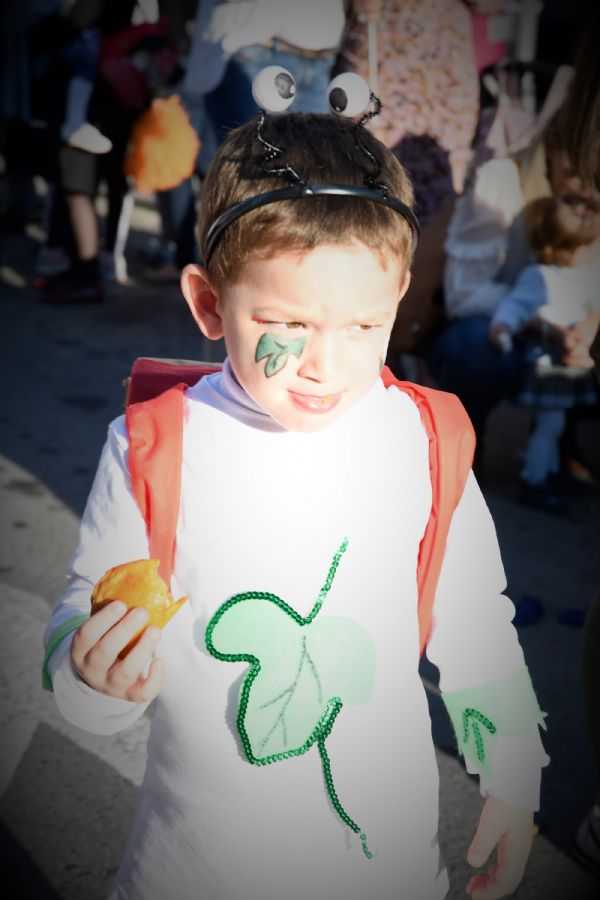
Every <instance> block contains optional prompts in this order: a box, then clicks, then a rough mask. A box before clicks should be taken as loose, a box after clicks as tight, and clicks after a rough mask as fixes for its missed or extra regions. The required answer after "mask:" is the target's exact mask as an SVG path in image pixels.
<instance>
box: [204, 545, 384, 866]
mask: <svg viewBox="0 0 600 900" xmlns="http://www.w3.org/2000/svg"><path fill="white" fill-rule="evenodd" d="M347 546H348V540H347V538H345V539H344V540H343V542H342V544H341V545H340V547H339V549H338V551H337V553H335V554H334V556H333V560H332V562H331V566H330V568H329V571H328V573H327V577H326V579H325V584H324V585H323V587H322V588H321V590H320V591H319V595H318V597H317V600H316V602H315V604H314V606H313V608H312V609H311V611H310V613H309V614H308V615H307V616H306V617H303V616H301V615H299V613H298V612H296V610H295V609H293V608H292V607H291V606H289V605H288V604H287V603H286V602H285V601H284V600H282V599H281V598H280V597H278V596H277V595H276V594H271V593H268V592H266V591H245V592H244V593H242V594H236V595H235V596H234V597H232V598H231V599H230V600H227V601H226V602H225V603H224V604H223V605H222V606H221V607H219V609H218V610H217V612H216V613H215V614H214V616H213V617H212V619H211V620H210V622H209V623H208V626H207V628H206V635H205V639H206V647H207V649H208V651H209V653H210V654H211V655H212V656H214V657H215V658H216V659H219V660H222V661H224V662H248V663H249V664H250V668H249V670H248V673H247V674H246V676H245V678H244V680H243V683H242V687H241V692H240V700H239V709H238V715H237V727H238V731H239V734H240V738H241V742H242V746H243V748H244V753H245V754H246V758H247V759H248V761H249V762H250V763H252V765H255V766H264V765H269V764H271V763H275V762H281V761H282V760H284V759H290V758H292V757H295V756H301V755H302V754H304V753H306V752H307V751H308V750H310V748H311V747H312V746H313V744H316V745H317V747H318V750H319V755H320V757H321V763H322V768H323V777H324V780H325V787H326V790H327V793H328V795H329V799H330V800H331V803H332V805H333V808H334V809H335V811H336V813H337V814H338V816H339V817H340V819H341V820H342V821H343V822H344V823H345V824H346V825H347V826H348V828H350V829H351V830H352V831H353V832H354V833H355V834H357V835H359V837H360V840H361V844H362V848H363V851H364V854H365V856H366V857H367V858H368V859H371V858H372V856H373V854H372V853H371V851H370V850H369V848H368V846H367V838H366V835H365V834H364V832H363V831H362V829H361V828H360V827H359V825H357V823H356V822H355V821H354V820H353V819H352V818H351V817H350V816H349V815H348V813H347V812H346V810H345V809H344V807H343V806H342V804H341V802H340V800H339V798H338V795H337V792H336V790H335V786H334V783H333V775H332V771H331V761H330V759H329V754H328V752H327V749H326V746H325V742H326V740H327V738H328V736H329V735H330V734H331V730H332V728H333V725H334V723H335V720H336V718H337V716H338V715H339V713H340V711H341V709H342V707H343V705H344V703H349V704H358V703H365V702H366V701H367V700H368V698H369V697H370V695H371V691H372V685H373V679H374V671H375V650H374V646H373V642H372V640H371V638H370V637H369V635H368V634H367V633H366V631H365V630H364V629H363V628H362V627H361V626H360V625H359V624H358V623H356V622H354V621H352V620H351V619H343V618H334V617H330V616H326V617H321V618H320V619H318V620H317V616H318V614H319V612H320V610H321V607H322V606H323V603H324V602H325V599H326V597H327V594H328V593H329V591H330V589H331V586H332V584H333V580H334V578H335V573H336V571H337V567H338V565H339V563H340V560H341V558H342V555H343V554H344V553H345V551H346V548H347ZM249 648H251V649H249Z"/></svg>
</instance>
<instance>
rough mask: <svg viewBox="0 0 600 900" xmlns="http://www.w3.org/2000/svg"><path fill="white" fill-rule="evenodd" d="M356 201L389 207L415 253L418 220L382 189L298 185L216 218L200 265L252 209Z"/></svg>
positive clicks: (245, 202)
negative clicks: (405, 227)
mask: <svg viewBox="0 0 600 900" xmlns="http://www.w3.org/2000/svg"><path fill="white" fill-rule="evenodd" d="M322 196H334V197H358V198H360V199H361V200H372V201H373V202H374V203H381V204H383V206H389V207H390V208H391V209H394V210H395V211H396V212H398V213H400V215H401V216H404V218H405V219H406V220H407V222H408V224H409V225H410V228H411V231H412V240H413V252H414V251H415V250H416V247H417V243H418V240H419V231H420V229H419V220H418V219H417V217H416V216H415V214H414V212H413V211H412V209H411V208H410V207H409V206H407V205H406V203H403V202H402V201H401V200H398V199H397V198H396V197H391V196H390V195H389V194H388V193H387V191H386V190H385V188H383V187H382V188H379V189H378V188H375V187H362V186H361V185H357V184H304V182H300V183H298V184H293V185H290V187H285V188H278V189H277V190H273V191H265V192H264V193H263V194H256V196H254V197H248V198H247V199H246V200H242V201H241V202H240V203H235V204H234V205H233V206H231V207H230V208H229V209H226V210H225V212H224V213H221V215H220V216H218V217H217V218H216V219H215V220H214V222H213V223H212V225H211V226H210V228H209V229H208V231H207V233H206V240H205V247H204V249H205V253H204V260H203V263H204V265H205V266H208V264H209V262H210V258H211V256H212V254H213V251H214V249H215V247H216V245H217V243H218V242H219V240H220V239H221V236H222V234H223V232H224V231H225V229H226V228H227V227H228V226H229V225H231V223H232V222H235V220H236V219H239V218H240V216H243V215H245V214H246V213H248V212H250V211H251V210H253V209H258V207H259V206H266V204H267V203H275V202H276V201H277V200H296V199H298V198H300V197H322Z"/></svg>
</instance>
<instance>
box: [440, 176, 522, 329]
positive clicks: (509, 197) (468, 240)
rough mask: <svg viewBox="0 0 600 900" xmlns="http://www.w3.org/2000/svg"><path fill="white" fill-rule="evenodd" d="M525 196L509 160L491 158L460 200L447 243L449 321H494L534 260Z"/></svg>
mask: <svg viewBox="0 0 600 900" xmlns="http://www.w3.org/2000/svg"><path fill="white" fill-rule="evenodd" d="M524 206H525V197H524V195H523V189H522V187H521V182H520V177H519V170H518V168H517V165H516V163H515V162H514V160H512V159H510V158H504V159H491V160H489V161H488V162H486V163H484V164H483V165H482V166H481V167H480V168H479V169H478V171H477V173H476V175H475V179H474V181H473V184H472V185H471V187H470V188H469V189H468V190H467V191H466V192H465V193H464V194H463V195H462V196H461V197H459V198H458V200H457V201H456V206H455V208H454V212H453V214H452V218H451V220H450V223H449V225H448V233H447V237H446V241H445V244H444V249H445V251H446V264H445V268H444V298H445V300H444V302H445V307H446V313H447V315H448V317H449V318H450V319H462V318H465V317H466V316H471V315H487V316H491V315H492V314H493V313H494V312H495V310H496V309H497V307H498V305H499V304H500V302H501V301H502V300H503V299H504V297H506V295H507V294H508V293H509V291H510V289H511V287H512V286H513V285H514V283H515V281H516V279H517V277H518V275H519V273H520V272H521V270H522V269H523V268H524V267H525V266H526V265H527V264H529V263H531V262H532V261H533V257H532V254H531V251H530V248H529V242H528V238H527V232H526V229H525V224H524V220H523V207H524Z"/></svg>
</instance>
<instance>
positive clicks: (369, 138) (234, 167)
mask: <svg viewBox="0 0 600 900" xmlns="http://www.w3.org/2000/svg"><path fill="white" fill-rule="evenodd" d="M257 121H258V120H257V119H253V120H252V121H250V122H247V123H246V124H245V125H242V126H241V127H240V128H236V129H235V130H233V131H231V132H230V133H229V135H228V136H227V138H226V139H225V141H224V143H223V144H222V146H221V147H220V148H219V150H218V151H217V153H216V154H215V156H214V158H213V160H212V162H211V164H210V166H209V169H208V172H207V174H206V178H205V180H204V183H203V185H202V193H201V198H200V205H199V219H198V228H197V237H198V246H199V247H200V248H201V251H202V252H204V246H205V239H206V233H207V231H208V229H209V227H210V225H211V223H212V222H213V221H214V220H215V219H216V218H217V216H219V215H220V214H221V213H222V212H224V211H225V210H226V209H229V208H230V207H231V206H233V204H235V203H238V202H240V201H241V200H245V199H246V198H247V197H252V196H254V195H256V194H259V193H262V192H264V191H269V190H274V189H277V188H283V187H286V186H287V185H288V184H289V183H290V182H289V181H288V180H287V179H285V178H283V177H281V176H278V175H273V174H268V173H265V172H264V171H263V170H262V168H261V166H264V165H265V162H266V159H265V148H264V147H263V146H262V145H261V144H260V142H259V140H258V138H257ZM354 129H355V124H354V123H353V122H352V121H351V120H348V119H340V118H337V117H335V116H333V115H323V114H318V113H285V114H282V115H272V116H267V119H266V122H265V125H264V126H263V132H262V133H263V137H264V138H265V140H267V141H269V142H270V143H271V144H274V145H276V146H277V147H281V148H282V149H283V152H282V154H281V156H280V157H279V158H278V159H277V160H276V161H273V162H269V163H268V167H269V168H271V169H275V168H279V167H283V166H286V165H288V166H291V167H292V168H293V169H294V170H295V171H296V172H297V173H298V174H299V175H300V176H301V178H302V179H303V180H304V181H305V182H308V183H311V182H312V183H322V182H330V183H339V184H351V185H359V186H364V178H365V176H366V175H368V174H370V173H371V172H372V171H373V163H372V162H371V161H370V159H369V157H368V155H367V153H365V151H364V150H363V149H361V147H360V146H359V144H358V142H357V140H356V136H355V134H356V133H355V131H354ZM359 133H360V141H361V142H362V143H363V144H364V146H365V147H366V148H367V150H368V151H369V153H370V154H372V155H373V157H375V159H376V160H377V163H378V164H379V166H380V167H381V171H380V172H379V174H378V175H377V182H381V183H382V184H384V185H385V186H386V187H387V188H388V190H389V193H390V194H391V195H393V196H395V197H397V198H398V199H399V200H401V201H402V202H403V203H405V204H407V206H410V207H411V208H412V205H413V191H412V185H411V183H410V179H409V178H408V175H407V174H406V172H405V171H404V169H403V168H402V166H401V165H400V163H399V162H398V160H397V159H396V157H395V156H394V155H393V153H391V151H389V150H388V149H387V148H386V147H385V146H384V144H382V143H381V142H380V141H378V140H377V138H375V137H374V136H373V135H372V134H370V132H368V131H367V130H366V129H365V128H362V127H361V128H360V132H359ZM352 239H357V240H360V241H362V242H363V243H365V244H366V245H367V246H368V247H370V248H371V249H372V250H374V251H376V252H377V253H378V254H380V257H381V260H382V264H383V265H385V257H386V256H387V255H392V256H396V257H400V258H402V259H403V260H405V262H406V265H405V267H403V274H404V271H406V269H408V268H409V266H410V263H411V257H412V233H411V228H410V225H409V224H408V222H407V221H406V219H405V218H404V217H403V216H402V215H401V214H400V213H398V212H396V211H395V210H393V209H391V208H389V207H387V206H383V205H381V204H379V203H376V202H371V201H370V200H364V199H361V198H356V197H332V196H320V197H310V198H300V199H292V200H278V201H276V202H274V203H269V204H267V205H266V206H263V207H260V208H259V209H255V210H252V211H251V212H249V213H246V214H244V215H243V216H241V217H240V218H239V219H236V220H235V221H234V222H232V223H231V225H229V226H228V227H227V228H226V230H225V231H224V233H223V236H222V237H221V239H220V240H219V243H218V244H217V246H216V248H215V250H214V252H213V254H212V257H211V260H210V265H209V270H210V276H211V281H212V282H213V284H214V286H215V287H219V286H221V285H222V284H224V283H225V282H227V281H232V280H234V279H235V278H236V277H237V276H238V275H239V273H240V271H241V268H242V266H243V265H244V263H245V262H246V261H247V260H248V259H249V257H250V256H260V257H262V258H269V257H272V256H274V255H276V254H277V253H282V252H298V253H304V252H308V251H310V250H313V249H314V248H315V247H317V246H319V245H321V244H325V243H328V244H343V243H348V242H349V241H351V240H352Z"/></svg>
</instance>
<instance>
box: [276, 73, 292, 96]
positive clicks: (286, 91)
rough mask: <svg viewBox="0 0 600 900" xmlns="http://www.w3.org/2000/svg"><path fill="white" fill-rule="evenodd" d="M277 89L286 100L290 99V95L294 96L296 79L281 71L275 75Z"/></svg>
mask: <svg viewBox="0 0 600 900" xmlns="http://www.w3.org/2000/svg"><path fill="white" fill-rule="evenodd" d="M275 89H276V90H277V93H278V94H279V96H280V97H282V98H283V99H284V100H289V99H290V97H293V96H294V79H293V78H290V76H289V75H286V73H285V72H280V73H279V74H278V75H276V76H275Z"/></svg>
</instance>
